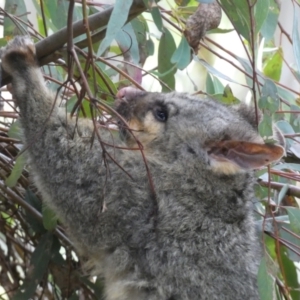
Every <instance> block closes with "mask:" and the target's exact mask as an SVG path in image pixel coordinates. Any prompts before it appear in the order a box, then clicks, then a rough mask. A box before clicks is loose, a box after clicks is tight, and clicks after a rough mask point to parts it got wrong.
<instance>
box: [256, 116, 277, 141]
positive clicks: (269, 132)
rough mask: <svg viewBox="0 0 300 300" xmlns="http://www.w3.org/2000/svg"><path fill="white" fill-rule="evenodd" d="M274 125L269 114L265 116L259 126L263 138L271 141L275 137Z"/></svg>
mask: <svg viewBox="0 0 300 300" xmlns="http://www.w3.org/2000/svg"><path fill="white" fill-rule="evenodd" d="M272 123H273V121H272V117H271V116H269V115H267V114H264V115H263V119H262V121H261V122H260V123H259V124H258V131H259V134H260V135H261V136H262V137H263V138H265V139H270V138H272V137H273V128H272Z"/></svg>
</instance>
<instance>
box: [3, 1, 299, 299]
mask: <svg viewBox="0 0 300 300" xmlns="http://www.w3.org/2000/svg"><path fill="white" fill-rule="evenodd" d="M199 2H201V3H211V2H213V1H210V0H206V1H205V0H202V1H196V0H174V1H173V0H168V1H150V0H140V1H138V0H126V1H121V0H116V1H109V0H106V1H104V0H103V1H101V0H98V1H87V0H76V1H74V0H69V1H67V0H40V1H38V0H30V1H25V0H6V1H5V6H3V7H0V24H1V25H3V38H2V39H0V45H1V46H5V45H6V43H7V41H8V40H10V39H11V38H13V36H15V35H18V34H30V35H31V37H32V38H33V39H34V40H35V42H36V43H37V44H36V47H37V55H38V57H39V61H40V64H41V66H43V72H44V75H45V79H46V80H47V84H48V86H49V87H50V88H51V89H53V90H54V91H58V92H59V93H60V94H61V96H62V105H64V106H65V107H66V110H67V111H68V112H70V113H71V114H73V115H74V117H88V118H94V119H95V120H98V119H99V118H100V119H101V120H102V122H110V119H109V115H110V114H113V110H112V104H113V101H114V95H115V94H116V92H117V90H118V89H119V88H121V87H122V86H127V85H135V86H136V87H138V88H141V89H144V88H145V89H147V90H159V91H160V90H162V91H168V90H174V89H176V90H183V91H189V92H193V93H195V94H205V95H209V96H211V97H214V98H216V99H218V100H219V101H221V102H224V103H226V104H231V103H238V102H239V101H240V100H243V101H247V102H249V103H252V105H255V106H256V107H258V108H259V109H260V110H261V111H262V113H263V118H262V121H261V123H260V125H259V131H260V133H261V135H262V136H263V137H264V138H265V139H266V140H268V139H270V138H271V136H272V122H275V123H276V125H277V126H278V127H279V128H280V129H281V130H282V132H283V133H284V135H285V138H286V152H287V156H286V157H285V158H283V160H282V161H281V162H280V163H278V164H277V165H276V166H271V167H269V168H266V169H264V170H260V171H258V172H257V177H258V184H257V186H256V195H257V199H256V200H255V203H254V206H255V207H254V210H255V216H256V219H257V229H258V234H259V241H260V242H261V244H262V247H263V254H264V255H263V258H262V261H261V265H260V269H259V274H258V285H259V290H260V295H261V299H262V300H270V299H293V300H294V299H300V283H299V282H300V277H299V276H300V275H299V274H300V272H299V258H300V210H299V203H300V202H299V199H298V198H299V197H300V188H299V187H298V186H299V184H298V182H299V180H300V175H299V172H300V164H299V161H300V145H299V131H300V107H299V105H300V97H299V81H300V73H299V72H300V27H299V16H300V4H299V1H296V0H285V1H284V3H283V4H282V5H281V3H280V1H275V0H256V1H255V0H218V3H219V5H220V7H222V9H223V13H222V21H221V24H220V25H219V27H218V28H215V29H211V30H208V31H207V32H204V34H203V35H200V37H202V39H201V40H200V41H199V46H200V49H199V51H198V50H197V49H196V52H193V51H191V48H190V46H189V44H188V42H187V40H186V38H185V36H184V34H183V33H184V30H186V29H191V30H192V31H193V30H194V31H195V28H187V26H186V21H187V18H188V17H189V16H191V15H192V14H193V13H194V12H195V11H196V9H197V7H198V5H199ZM200 5H203V4H200ZM202 7H203V6H202ZM287 13H288V14H289V15H288V16H289V18H286V19H284V20H283V22H282V15H284V14H287ZM82 20H83V21H82ZM202 21H203V22H205V21H206V19H205V18H204V19H203V20H202ZM76 22H77V23H76ZM199 22H200V21H199ZM204 35H205V36H204ZM8 82H9V78H8V77H7V76H6V74H2V84H1V86H4V84H6V83H8ZM5 91H6V88H5V87H3V88H2V94H1V104H2V108H1V111H0V117H1V120H0V299H13V300H17V299H72V300H73V299H74V300H75V299H101V298H102V281H101V278H95V277H89V276H88V274H84V272H83V271H82V269H81V262H80V260H79V259H78V257H77V255H76V251H75V250H74V249H73V246H72V243H71V242H70V241H69V239H68V237H67V236H66V234H65V231H64V228H63V226H62V225H61V224H60V223H59V220H57V219H56V218H55V215H54V214H53V213H52V212H51V211H50V210H49V209H48V208H47V207H45V206H44V205H43V204H42V202H41V199H40V195H39V194H38V192H37V190H36V189H35V187H34V185H32V183H31V182H30V178H29V173H30V167H29V166H27V165H26V161H25V159H24V155H23V152H24V151H26V149H23V148H22V143H21V141H20V140H21V136H20V129H19V124H18V121H17V117H18V110H17V109H16V107H15V106H14V103H13V101H12V99H11V96H10V94H9V93H6V92H5Z"/></svg>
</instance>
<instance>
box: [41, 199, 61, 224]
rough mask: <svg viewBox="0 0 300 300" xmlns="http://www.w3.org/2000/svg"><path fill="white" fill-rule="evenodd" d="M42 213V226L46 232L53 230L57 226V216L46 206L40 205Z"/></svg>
mask: <svg viewBox="0 0 300 300" xmlns="http://www.w3.org/2000/svg"><path fill="white" fill-rule="evenodd" d="M42 213H43V225H44V227H45V229H47V230H53V229H55V227H56V225H57V220H58V218H57V216H56V214H55V213H54V211H53V210H52V209H50V208H49V207H48V206H47V205H45V204H43V205H42Z"/></svg>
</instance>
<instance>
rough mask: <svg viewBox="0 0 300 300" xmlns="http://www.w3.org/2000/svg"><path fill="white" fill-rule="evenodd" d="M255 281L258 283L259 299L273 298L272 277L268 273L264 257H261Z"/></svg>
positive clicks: (268, 299) (267, 299)
mask: <svg viewBox="0 0 300 300" xmlns="http://www.w3.org/2000/svg"><path fill="white" fill-rule="evenodd" d="M257 283H258V291H259V295H260V300H270V299H274V298H273V295H274V294H273V288H274V279H273V277H272V276H271V275H270V274H269V273H268V269H267V263H266V258H265V257H263V258H262V260H261V262H260V266H259V270H258V276H257Z"/></svg>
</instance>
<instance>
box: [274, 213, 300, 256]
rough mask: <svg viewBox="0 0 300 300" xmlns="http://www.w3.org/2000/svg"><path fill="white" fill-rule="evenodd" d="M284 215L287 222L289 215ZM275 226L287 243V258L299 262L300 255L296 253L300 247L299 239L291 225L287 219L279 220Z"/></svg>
mask: <svg viewBox="0 0 300 300" xmlns="http://www.w3.org/2000/svg"><path fill="white" fill-rule="evenodd" d="M286 216H287V217H288V222H289V216H288V215H286ZM277 226H278V227H279V235H280V238H281V239H283V240H284V241H286V242H287V243H288V244H289V247H288V248H287V249H286V250H287V254H288V256H289V259H291V260H292V261H295V262H299V261H300V256H299V255H298V253H299V247H300V239H299V238H298V236H297V235H295V234H294V233H293V230H292V228H291V225H290V224H288V223H287V221H284V222H279V223H277Z"/></svg>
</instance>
